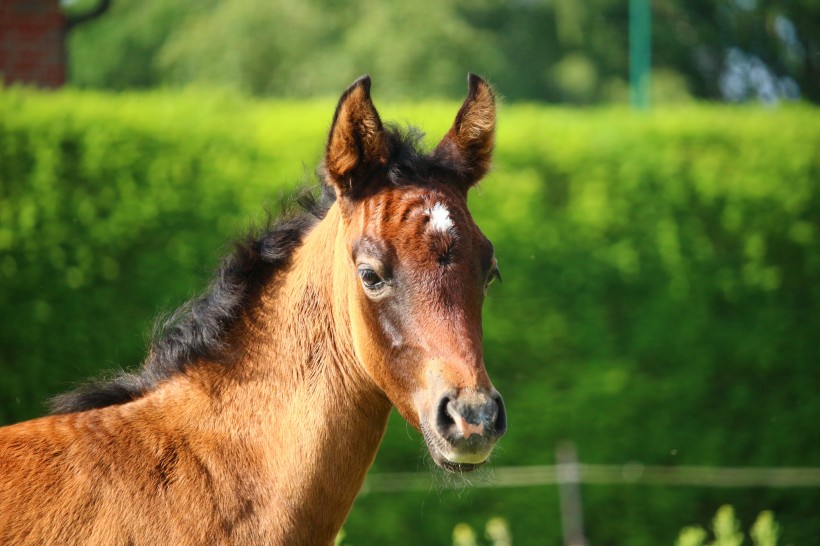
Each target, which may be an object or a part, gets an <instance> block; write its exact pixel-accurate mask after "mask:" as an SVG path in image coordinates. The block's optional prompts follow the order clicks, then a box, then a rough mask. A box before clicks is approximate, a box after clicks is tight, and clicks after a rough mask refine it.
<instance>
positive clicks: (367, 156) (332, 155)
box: [324, 76, 388, 197]
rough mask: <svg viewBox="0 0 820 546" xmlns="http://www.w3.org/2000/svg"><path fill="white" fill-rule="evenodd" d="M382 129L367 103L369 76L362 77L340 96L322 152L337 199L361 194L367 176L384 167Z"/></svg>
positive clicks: (369, 103) (385, 161) (385, 143)
mask: <svg viewBox="0 0 820 546" xmlns="http://www.w3.org/2000/svg"><path fill="white" fill-rule="evenodd" d="M387 157H388V151H387V139H386V136H385V132H384V126H383V125H382V121H381V119H380V118H379V113H378V112H377V111H376V107H375V106H373V101H372V100H370V76H362V77H361V78H359V79H358V80H356V81H355V82H353V84H352V85H351V86H350V87H349V88H348V89H347V91H345V92H344V93H343V94H342V97H341V98H340V99H339V105H338V106H337V107H336V114H335V115H334V116H333V125H332V126H331V128H330V136H329V137H328V140H327V149H326V150H325V161H324V166H325V171H326V172H327V174H328V175H329V181H330V183H331V184H332V185H333V186H334V187H335V188H336V193H337V195H339V197H351V196H353V195H355V194H356V192H357V191H358V190H361V186H362V184H364V183H366V181H367V178H368V176H367V175H368V174H370V172H371V171H372V170H374V169H376V168H378V167H380V166H382V165H384V164H386V163H387Z"/></svg>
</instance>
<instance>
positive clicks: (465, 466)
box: [438, 459, 487, 474]
mask: <svg viewBox="0 0 820 546" xmlns="http://www.w3.org/2000/svg"><path fill="white" fill-rule="evenodd" d="M485 464H487V461H486V460H485V461H484V462H481V463H454V462H453V461H450V460H447V459H442V460H441V461H440V462H438V465H439V466H440V467H441V468H443V469H444V470H446V471H447V472H451V473H453V474H466V473H468V472H472V471H473V470H477V469H479V468H481V467H482V466H484V465H485Z"/></svg>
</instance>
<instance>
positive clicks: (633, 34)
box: [629, 0, 652, 110]
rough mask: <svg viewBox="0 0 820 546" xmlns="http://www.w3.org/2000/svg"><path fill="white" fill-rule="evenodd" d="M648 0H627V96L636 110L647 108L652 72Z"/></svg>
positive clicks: (650, 18)
mask: <svg viewBox="0 0 820 546" xmlns="http://www.w3.org/2000/svg"><path fill="white" fill-rule="evenodd" d="M649 2H650V0H629V98H630V103H631V104H632V107H633V108H634V109H636V110H648V109H649V85H650V75H651V73H652V13H651V10H650V5H649Z"/></svg>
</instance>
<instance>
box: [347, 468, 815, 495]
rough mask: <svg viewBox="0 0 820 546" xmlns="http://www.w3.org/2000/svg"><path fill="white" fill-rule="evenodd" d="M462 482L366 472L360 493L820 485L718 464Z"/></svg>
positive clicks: (514, 474)
mask: <svg viewBox="0 0 820 546" xmlns="http://www.w3.org/2000/svg"><path fill="white" fill-rule="evenodd" d="M472 480H473V478H472V477H471V476H470V475H465V476H464V481H462V480H446V479H437V478H436V477H434V476H432V475H431V474H430V473H429V472H426V473H421V472H420V473H413V472H406V473H404V472H402V473H379V474H371V475H369V476H368V478H367V480H366V481H365V484H364V487H363V488H362V491H361V494H363V495H364V494H369V493H387V492H400V491H426V490H429V489H431V488H434V489H441V488H444V489H461V488H464V487H465V485H466V483H465V481H468V482H470V483H469V486H470V487H533V486H543V485H558V484H562V483H581V484H598V485H630V484H636V485H662V486H692V487H771V488H787V487H820V468H795V467H775V468H771V467H768V468H734V467H718V466H714V467H712V466H651V465H643V464H640V463H629V464H625V465H603V464H583V463H571V464H557V465H541V466H518V467H500V468H495V469H492V470H490V471H489V472H488V473H487V474H484V475H482V476H480V477H479V478H478V479H477V480H476V481H475V482H473V481H472Z"/></svg>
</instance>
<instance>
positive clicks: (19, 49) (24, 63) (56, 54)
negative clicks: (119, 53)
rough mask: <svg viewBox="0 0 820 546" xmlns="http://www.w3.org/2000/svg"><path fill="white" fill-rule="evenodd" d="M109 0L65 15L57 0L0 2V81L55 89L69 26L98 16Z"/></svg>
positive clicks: (61, 78) (61, 79)
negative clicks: (71, 14)
mask: <svg viewBox="0 0 820 546" xmlns="http://www.w3.org/2000/svg"><path fill="white" fill-rule="evenodd" d="M110 3H111V2H110V0H102V1H101V2H100V3H99V4H98V5H97V6H96V7H94V8H93V9H91V10H89V11H88V12H86V13H83V14H81V15H77V16H71V17H69V16H67V15H66V14H65V13H64V12H63V10H62V8H61V6H60V1H59V0H3V1H2V2H0V82H4V83H5V84H6V85H8V84H13V83H23V84H28V85H36V86H38V87H47V88H56V87H60V86H62V85H63V84H64V83H65V82H66V78H67V76H68V69H67V64H68V56H67V53H66V36H67V35H68V32H69V30H70V29H71V28H73V27H74V26H76V25H78V24H80V23H83V22H86V21H88V20H90V19H93V18H94V17H97V16H99V15H102V14H103V13H104V12H105V10H107V9H108V6H109V4H110Z"/></svg>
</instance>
